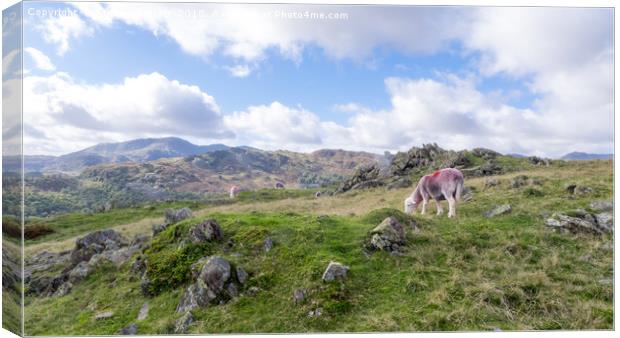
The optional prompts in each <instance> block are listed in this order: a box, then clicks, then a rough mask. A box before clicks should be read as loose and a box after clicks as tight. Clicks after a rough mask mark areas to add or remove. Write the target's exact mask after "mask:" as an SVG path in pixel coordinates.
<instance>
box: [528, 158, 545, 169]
mask: <svg viewBox="0 0 620 338" xmlns="http://www.w3.org/2000/svg"><path fill="white" fill-rule="evenodd" d="M527 160H528V161H530V163H531V164H533V165H538V166H545V167H548V166H550V165H551V160H550V159H548V158H542V157H538V156H530V157H528V158H527Z"/></svg>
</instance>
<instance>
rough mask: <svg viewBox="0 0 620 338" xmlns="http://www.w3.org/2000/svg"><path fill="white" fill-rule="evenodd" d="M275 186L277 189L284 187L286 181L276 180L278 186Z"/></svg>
mask: <svg viewBox="0 0 620 338" xmlns="http://www.w3.org/2000/svg"><path fill="white" fill-rule="evenodd" d="M275 188H276V189H284V183H282V182H276V186H275Z"/></svg>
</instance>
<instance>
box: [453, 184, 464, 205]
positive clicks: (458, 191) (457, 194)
mask: <svg viewBox="0 0 620 338" xmlns="http://www.w3.org/2000/svg"><path fill="white" fill-rule="evenodd" d="M462 194H463V180H459V181H458V183H457V184H456V191H455V192H454V198H456V201H457V202H460V201H461V195H462Z"/></svg>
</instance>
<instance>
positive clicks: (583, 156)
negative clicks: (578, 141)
mask: <svg viewBox="0 0 620 338" xmlns="http://www.w3.org/2000/svg"><path fill="white" fill-rule="evenodd" d="M560 159H561V160H569V161H575V160H613V159H614V155H613V154H589V153H582V152H572V153H568V154H566V155H564V156H562V157H561V158H560Z"/></svg>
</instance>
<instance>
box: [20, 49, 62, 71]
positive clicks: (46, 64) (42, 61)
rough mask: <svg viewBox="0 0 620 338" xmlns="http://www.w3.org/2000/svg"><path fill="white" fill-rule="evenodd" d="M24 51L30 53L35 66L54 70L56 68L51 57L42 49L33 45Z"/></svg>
mask: <svg viewBox="0 0 620 338" xmlns="http://www.w3.org/2000/svg"><path fill="white" fill-rule="evenodd" d="M24 51H25V52H26V53H28V55H30V57H31V58H32V61H34V64H35V67H37V68H38V69H41V70H47V71H53V70H55V69H56V67H55V66H54V64H53V63H52V61H51V60H50V58H49V57H48V56H47V55H45V54H44V53H43V52H41V51H40V50H38V49H36V48H33V47H26V48H24Z"/></svg>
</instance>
